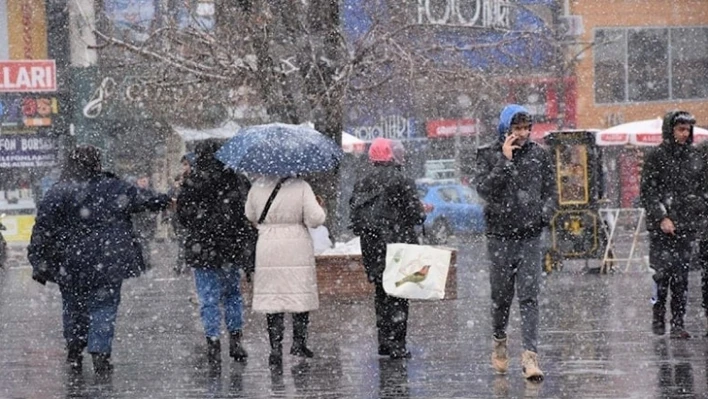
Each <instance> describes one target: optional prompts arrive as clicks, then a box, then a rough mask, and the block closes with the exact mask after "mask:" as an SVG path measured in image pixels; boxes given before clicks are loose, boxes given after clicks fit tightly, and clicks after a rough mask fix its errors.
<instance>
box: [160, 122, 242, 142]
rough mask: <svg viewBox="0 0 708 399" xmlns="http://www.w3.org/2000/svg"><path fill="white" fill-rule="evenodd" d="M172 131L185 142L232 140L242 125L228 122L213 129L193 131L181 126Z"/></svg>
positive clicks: (173, 127) (174, 127)
mask: <svg viewBox="0 0 708 399" xmlns="http://www.w3.org/2000/svg"><path fill="white" fill-rule="evenodd" d="M172 129H173V130H174V131H175V132H177V134H179V135H180V137H182V139H183V140H184V141H199V140H207V139H228V138H231V137H233V136H234V135H236V133H237V132H238V131H239V129H241V125H239V124H238V123H236V122H226V123H225V124H223V125H222V126H219V127H215V128H212V129H191V128H186V127H180V126H172Z"/></svg>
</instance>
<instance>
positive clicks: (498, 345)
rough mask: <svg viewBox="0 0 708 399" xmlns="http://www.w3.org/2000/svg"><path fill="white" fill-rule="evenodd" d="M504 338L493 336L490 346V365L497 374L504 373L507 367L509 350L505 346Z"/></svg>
mask: <svg viewBox="0 0 708 399" xmlns="http://www.w3.org/2000/svg"><path fill="white" fill-rule="evenodd" d="M506 340H507V339H506V338H502V339H498V338H494V344H493V347H492V367H493V368H494V370H495V371H496V372H497V373H499V374H504V373H506V371H507V370H508V369H509V351H508V350H507V347H506Z"/></svg>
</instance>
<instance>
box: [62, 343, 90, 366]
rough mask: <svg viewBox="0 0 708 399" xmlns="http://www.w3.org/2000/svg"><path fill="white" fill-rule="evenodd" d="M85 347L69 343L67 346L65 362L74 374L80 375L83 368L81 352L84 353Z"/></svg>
mask: <svg viewBox="0 0 708 399" xmlns="http://www.w3.org/2000/svg"><path fill="white" fill-rule="evenodd" d="M84 347H86V345H82V344H81V343H71V344H69V345H68V346H67V352H68V353H67V355H66V362H67V363H68V364H69V368H70V369H71V371H72V372H74V373H81V371H82V368H83V360H84V357H83V355H82V352H83V351H84Z"/></svg>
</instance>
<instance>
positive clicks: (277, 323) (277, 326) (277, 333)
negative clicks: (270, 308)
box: [266, 313, 285, 367]
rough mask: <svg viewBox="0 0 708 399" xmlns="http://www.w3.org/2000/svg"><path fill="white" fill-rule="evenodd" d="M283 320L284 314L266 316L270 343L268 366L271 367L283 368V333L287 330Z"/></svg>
mask: <svg viewBox="0 0 708 399" xmlns="http://www.w3.org/2000/svg"><path fill="white" fill-rule="evenodd" d="M283 319H284V315H283V313H269V314H267V315H266V320H267V322H268V339H269V341H270V356H269V357H268V364H269V365H270V366H271V367H282V366H283V331H284V330H285V325H284V324H285V323H284V320H283Z"/></svg>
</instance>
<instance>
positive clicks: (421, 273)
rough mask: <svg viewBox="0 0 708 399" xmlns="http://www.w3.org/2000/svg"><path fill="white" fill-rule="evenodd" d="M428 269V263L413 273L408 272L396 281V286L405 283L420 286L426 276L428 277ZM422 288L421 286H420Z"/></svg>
mask: <svg viewBox="0 0 708 399" xmlns="http://www.w3.org/2000/svg"><path fill="white" fill-rule="evenodd" d="M429 271H430V265H425V266H423V267H422V268H421V269H420V270H418V271H417V272H415V273H413V274H409V275H407V276H405V277H403V278H402V279H400V280H398V281H396V287H399V286H401V285H403V284H405V283H415V284H418V285H419V286H420V283H422V282H423V281H424V280H425V278H426V277H428V272H429ZM421 288H423V287H421Z"/></svg>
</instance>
